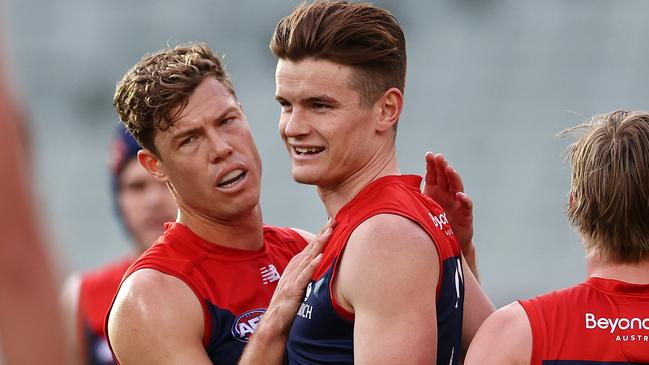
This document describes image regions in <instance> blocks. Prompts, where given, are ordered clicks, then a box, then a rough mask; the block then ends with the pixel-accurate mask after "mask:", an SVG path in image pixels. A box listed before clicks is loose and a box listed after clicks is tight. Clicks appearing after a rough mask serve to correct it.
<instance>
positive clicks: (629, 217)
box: [562, 111, 649, 263]
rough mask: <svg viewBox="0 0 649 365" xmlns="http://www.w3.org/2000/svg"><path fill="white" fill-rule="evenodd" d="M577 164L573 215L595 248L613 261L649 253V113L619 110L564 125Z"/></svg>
mask: <svg viewBox="0 0 649 365" xmlns="http://www.w3.org/2000/svg"><path fill="white" fill-rule="evenodd" d="M566 132H573V133H574V132H577V133H579V134H580V136H581V137H580V138H579V139H578V140H577V141H576V142H575V143H573V144H572V145H570V146H569V147H568V153H569V154H568V158H569V160H570V162H571V165H572V187H571V200H572V201H571V204H570V206H569V207H568V217H569V218H570V221H571V222H572V224H573V225H574V226H575V227H577V229H578V230H579V232H580V233H581V234H582V236H583V237H584V238H585V241H586V242H585V244H586V248H587V250H588V252H589V253H591V254H595V255H596V256H597V257H599V258H600V259H603V260H606V261H610V262H621V263H634V262H638V261H641V260H646V259H649V113H646V112H627V111H615V112H613V113H610V114H603V115H598V116H595V117H593V118H592V119H591V120H590V121H589V122H587V123H584V124H582V125H580V126H577V127H574V128H571V129H569V130H566V131H564V132H563V133H562V134H565V133H566Z"/></svg>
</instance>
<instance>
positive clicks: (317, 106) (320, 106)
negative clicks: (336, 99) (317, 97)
mask: <svg viewBox="0 0 649 365" xmlns="http://www.w3.org/2000/svg"><path fill="white" fill-rule="evenodd" d="M313 108H315V109H331V106H330V105H329V104H323V103H313Z"/></svg>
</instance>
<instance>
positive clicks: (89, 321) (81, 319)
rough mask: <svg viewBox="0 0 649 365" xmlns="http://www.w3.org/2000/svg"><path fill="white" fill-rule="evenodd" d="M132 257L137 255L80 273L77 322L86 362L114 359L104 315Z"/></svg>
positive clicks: (95, 364) (106, 363)
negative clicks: (105, 330) (106, 333)
mask: <svg viewBox="0 0 649 365" xmlns="http://www.w3.org/2000/svg"><path fill="white" fill-rule="evenodd" d="M133 261H135V258H127V259H123V260H120V261H117V262H114V263H111V264H108V265H105V266H103V267H101V268H99V269H96V270H94V271H91V272H88V273H84V274H83V275H82V276H81V284H80V286H79V302H78V307H77V323H78V327H79V328H78V332H79V338H80V340H81V346H82V348H83V352H84V359H85V363H86V364H91V365H110V364H114V363H115V362H114V361H113V356H112V355H111V352H110V348H109V347H108V342H107V340H106V335H105V334H104V319H105V318H106V312H108V309H109V308H110V305H111V303H112V301H113V297H115V293H117V289H118V288H119V284H120V282H121V281H122V277H123V276H124V273H125V272H126V269H128V267H129V266H131V264H132V263H133Z"/></svg>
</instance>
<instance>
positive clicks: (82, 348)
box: [61, 125, 176, 365]
mask: <svg viewBox="0 0 649 365" xmlns="http://www.w3.org/2000/svg"><path fill="white" fill-rule="evenodd" d="M139 150H140V145H139V144H138V143H137V141H136V140H135V139H134V138H133V137H132V136H131V134H130V133H129V132H128V131H126V129H125V128H124V127H122V126H121V125H120V126H119V127H118V130H117V133H116V136H115V138H114V140H113V141H112V144H111V146H110V151H109V161H108V163H109V167H110V172H111V179H112V181H111V186H112V191H113V198H114V206H115V213H116V214H117V216H118V218H119V219H120V221H121V223H122V226H123V227H124V229H125V230H126V232H127V233H128V234H129V235H130V236H131V238H132V241H133V249H134V250H133V251H134V252H133V253H132V255H130V256H129V257H126V258H123V259H121V260H117V261H115V262H112V263H109V264H107V265H105V266H102V267H100V268H97V269H95V270H93V271H90V272H86V273H72V274H71V275H70V276H69V277H68V279H67V280H66V283H65V285H64V288H63V293H62V298H61V299H62V304H63V312H64V319H65V327H66V335H67V338H68V340H69V341H68V348H69V351H70V355H71V358H72V359H73V361H74V364H84V365H108V364H114V361H113V356H112V354H111V352H110V348H109V347H108V342H107V341H106V337H105V335H104V330H103V328H104V320H105V318H106V312H108V308H109V307H110V304H111V302H112V300H113V297H114V296H115V293H117V288H118V286H119V283H120V281H121V280H122V276H123V275H124V273H125V272H126V269H127V268H128V267H129V266H130V265H131V264H132V263H133V262H134V261H135V259H136V258H137V256H139V255H140V254H141V253H142V252H144V250H146V249H147V248H149V246H151V244H152V243H153V242H154V241H155V240H156V239H157V238H158V237H159V236H160V235H161V234H162V232H163V230H164V227H163V224H164V223H165V222H173V221H174V220H175V218H176V217H175V215H176V204H175V202H174V200H173V197H172V195H171V194H170V193H169V190H168V189H167V187H166V185H165V184H164V183H162V182H159V181H157V180H156V179H155V178H154V177H153V176H152V175H150V174H149V173H148V172H147V171H146V170H145V169H144V168H143V167H142V166H140V164H139V162H138V161H137V152H138V151H139Z"/></svg>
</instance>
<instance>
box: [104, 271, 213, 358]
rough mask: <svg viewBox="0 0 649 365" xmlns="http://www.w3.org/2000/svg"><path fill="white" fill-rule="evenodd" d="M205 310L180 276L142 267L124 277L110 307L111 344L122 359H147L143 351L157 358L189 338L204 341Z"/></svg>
mask: <svg viewBox="0 0 649 365" xmlns="http://www.w3.org/2000/svg"><path fill="white" fill-rule="evenodd" d="M202 311H203V310H202V306H201V303H200V302H199V300H198V298H197V297H196V295H195V294H194V292H193V291H192V289H191V288H190V287H189V286H188V285H187V284H186V283H185V282H183V281H182V280H180V279H179V278H176V277H174V276H171V275H167V274H164V273H162V272H160V271H156V270H153V269H141V270H138V271H136V272H134V273H133V274H131V275H130V276H129V277H128V278H127V279H126V280H125V281H124V283H123V284H122V286H121V287H120V290H119V292H118V294H117V296H116V298H115V302H114V304H113V307H112V309H111V311H110V314H109V319H108V335H109V338H110V342H111V346H112V348H113V350H114V351H115V354H116V355H117V356H118V359H120V362H122V363H124V361H123V360H124V359H128V360H129V361H128V362H131V363H133V362H136V363H140V362H141V363H145V362H144V361H141V359H140V358H139V357H138V356H141V354H143V353H148V355H147V356H148V359H150V360H152V361H153V360H155V359H156V358H157V356H160V357H159V358H158V359H161V358H164V356H166V354H165V352H166V351H171V350H172V349H173V348H174V347H175V346H182V343H183V342H185V341H187V342H190V343H194V344H196V345H200V344H201V342H202V337H203V331H204V328H203V327H204V322H203V312H202ZM162 349H165V350H162Z"/></svg>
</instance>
